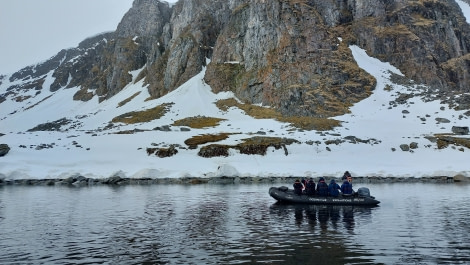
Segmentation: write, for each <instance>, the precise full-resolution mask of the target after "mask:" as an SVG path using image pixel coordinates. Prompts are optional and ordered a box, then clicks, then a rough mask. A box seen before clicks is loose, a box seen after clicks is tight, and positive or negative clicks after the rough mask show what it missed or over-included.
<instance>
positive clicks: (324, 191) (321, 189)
mask: <svg viewBox="0 0 470 265" xmlns="http://www.w3.org/2000/svg"><path fill="white" fill-rule="evenodd" d="M317 194H318V195H319V196H324V197H326V196H328V184H326V182H325V179H324V178H320V179H319V180H318V184H317Z"/></svg>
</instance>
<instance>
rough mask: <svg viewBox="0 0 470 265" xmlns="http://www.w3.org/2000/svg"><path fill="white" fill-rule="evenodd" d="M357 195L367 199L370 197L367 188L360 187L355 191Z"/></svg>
mask: <svg viewBox="0 0 470 265" xmlns="http://www.w3.org/2000/svg"><path fill="white" fill-rule="evenodd" d="M357 195H358V196H359V197H362V198H368V197H371V196H370V191H369V188H366V187H361V188H359V189H358V190H357Z"/></svg>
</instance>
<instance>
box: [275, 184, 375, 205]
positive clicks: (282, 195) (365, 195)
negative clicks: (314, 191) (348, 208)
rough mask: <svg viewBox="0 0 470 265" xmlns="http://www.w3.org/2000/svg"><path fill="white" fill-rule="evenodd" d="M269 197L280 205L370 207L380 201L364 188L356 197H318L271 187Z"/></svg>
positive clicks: (282, 187) (285, 188) (283, 187)
mask: <svg viewBox="0 0 470 265" xmlns="http://www.w3.org/2000/svg"><path fill="white" fill-rule="evenodd" d="M269 195H271V197H273V198H274V199H276V200H277V201H278V202H280V203H301V204H325V205H368V206H376V205H378V204H379V203H380V201H378V200H376V199H375V197H373V196H370V192H369V189H368V188H365V187H362V188H359V189H358V190H357V192H355V193H354V195H348V196H346V195H342V194H340V195H339V196H338V197H332V196H327V197H324V196H317V195H313V196H310V195H307V194H301V195H297V194H295V193H294V190H293V189H289V188H287V187H285V186H281V187H271V188H270V189H269Z"/></svg>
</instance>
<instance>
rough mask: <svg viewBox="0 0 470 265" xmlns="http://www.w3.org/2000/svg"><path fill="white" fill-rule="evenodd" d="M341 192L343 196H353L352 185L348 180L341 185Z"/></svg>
mask: <svg viewBox="0 0 470 265" xmlns="http://www.w3.org/2000/svg"><path fill="white" fill-rule="evenodd" d="M341 192H342V193H343V195H352V194H353V189H352V184H351V183H350V182H349V181H348V180H345V181H344V182H343V184H341Z"/></svg>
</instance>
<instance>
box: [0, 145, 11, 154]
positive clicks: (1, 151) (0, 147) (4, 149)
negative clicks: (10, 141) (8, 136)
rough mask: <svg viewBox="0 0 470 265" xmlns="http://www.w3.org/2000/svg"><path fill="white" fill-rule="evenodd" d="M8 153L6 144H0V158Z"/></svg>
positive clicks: (8, 149) (8, 148)
mask: <svg viewBox="0 0 470 265" xmlns="http://www.w3.org/2000/svg"><path fill="white" fill-rule="evenodd" d="M8 152H10V147H9V146H8V145H7V144H0V157H2V156H5V155H6V154H8Z"/></svg>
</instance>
